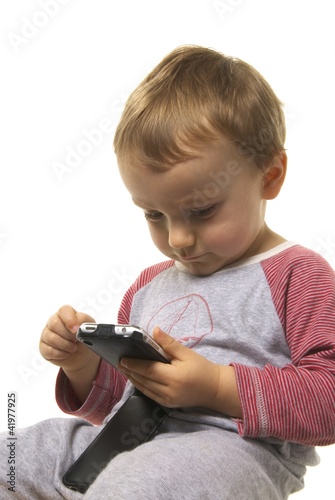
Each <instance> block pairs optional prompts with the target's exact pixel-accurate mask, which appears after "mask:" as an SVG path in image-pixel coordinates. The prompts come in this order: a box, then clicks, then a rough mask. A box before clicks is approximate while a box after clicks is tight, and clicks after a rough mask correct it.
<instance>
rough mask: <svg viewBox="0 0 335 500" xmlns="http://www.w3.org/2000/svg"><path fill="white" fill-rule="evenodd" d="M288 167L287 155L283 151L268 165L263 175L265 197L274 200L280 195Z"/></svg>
mask: <svg viewBox="0 0 335 500" xmlns="http://www.w3.org/2000/svg"><path fill="white" fill-rule="evenodd" d="M286 168H287V156H286V153H284V152H282V153H280V155H278V156H276V158H275V159H274V160H273V162H272V163H271V165H270V166H269V167H267V169H266V171H265V173H264V177H263V198H264V199H265V200H273V199H274V198H276V196H278V194H279V192H280V190H281V188H282V185H283V184H284V180H285V176H286Z"/></svg>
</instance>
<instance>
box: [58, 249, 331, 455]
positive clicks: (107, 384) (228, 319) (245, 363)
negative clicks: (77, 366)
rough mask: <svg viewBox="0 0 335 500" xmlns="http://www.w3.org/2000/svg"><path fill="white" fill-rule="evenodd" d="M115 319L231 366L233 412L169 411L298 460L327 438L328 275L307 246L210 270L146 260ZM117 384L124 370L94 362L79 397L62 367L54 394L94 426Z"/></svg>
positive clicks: (112, 404)
mask: <svg viewBox="0 0 335 500" xmlns="http://www.w3.org/2000/svg"><path fill="white" fill-rule="evenodd" d="M118 322H119V323H125V324H128V323H129V324H135V325H139V326H141V327H142V328H144V329H145V330H147V331H148V332H149V333H152V331H153V328H154V327H155V326H156V325H159V326H160V327H161V328H162V330H163V331H165V332H167V333H169V334H170V335H171V336H173V337H174V338H176V339H178V340H179V341H180V342H181V343H182V344H184V345H185V346H187V347H189V348H191V349H194V350H195V351H196V352H198V353H199V354H200V355H202V356H204V357H206V358H208V359H209V360H211V361H213V362H214V363H218V364H222V365H231V366H233V367H234V369H235V374H236V379H237V385H238V391H239V397H240V400H241V405H242V410H243V418H242V419H235V418H230V417H228V416H226V415H223V414H220V413H217V412H214V411H211V410H208V409H206V408H178V409H174V410H173V411H172V413H171V418H178V419H183V420H186V421H189V422H194V423H195V422H197V423H202V424H208V425H214V426H216V427H222V428H224V429H228V430H232V431H235V432H238V433H239V434H240V435H241V436H242V437H245V438H257V439H262V440H265V441H269V442H273V443H283V444H284V442H286V443H291V444H292V443H296V446H295V447H294V446H293V448H292V446H291V447H290V454H291V456H293V455H294V452H293V451H292V450H295V451H296V452H297V453H296V454H298V455H302V456H301V458H302V459H303V461H304V460H305V463H306V464H307V463H308V461H310V462H312V461H313V459H312V458H311V453H310V451H311V450H309V449H308V448H310V447H313V446H322V445H327V444H331V443H334V442H335V273H334V270H333V269H332V268H331V267H330V265H329V264H328V263H327V262H326V261H325V260H324V259H323V258H322V257H321V256H320V255H318V254H317V253H315V252H313V251H312V250H309V249H307V248H304V247H302V246H300V245H297V244H295V243H293V242H286V243H283V244H281V245H279V246H277V247H275V248H274V249H272V250H270V251H268V252H265V253H263V254H260V255H256V256H254V257H251V258H248V259H245V260H242V261H239V262H237V263H235V264H232V265H230V266H227V267H225V268H223V269H222V270H219V271H217V272H215V273H213V274H211V275H209V276H195V275H193V274H190V273H189V272H188V271H187V269H186V268H184V267H183V266H182V264H180V263H178V262H175V261H172V260H169V261H165V262H162V263H160V264H155V265H153V266H151V267H150V268H148V269H145V270H144V271H143V272H142V273H141V274H140V276H139V277H138V279H137V280H136V281H135V283H134V284H133V285H132V286H131V287H130V288H129V290H128V291H127V292H126V294H125V296H124V298H123V300H122V303H121V306H120V310H119V314H118ZM205 376H206V374H205V373H204V377H205ZM124 388H125V379H124V377H123V376H122V375H121V374H120V373H119V372H118V371H117V370H116V369H114V368H113V367H111V366H110V365H109V364H108V363H106V362H105V361H103V360H102V361H101V365H100V369H99V372H98V374H97V378H96V380H95V382H94V384H93V388H92V390H91V393H90V394H89V396H88V398H87V400H86V401H85V403H84V404H83V405H80V403H79V401H78V400H77V398H76V397H75V395H74V393H73V391H72V390H71V386H70V384H69V381H68V379H67V378H66V376H65V374H64V372H63V371H62V370H60V372H59V375H58V379H57V384H56V398H57V402H58V404H59V406H60V408H61V409H62V410H63V411H64V412H65V413H69V414H71V415H76V416H80V417H82V418H85V419H87V420H89V421H91V422H92V423H94V424H100V423H102V422H103V420H104V419H105V418H106V417H108V415H110V414H111V412H112V410H113V411H114V412H115V411H116V410H117V409H118V408H119V407H120V405H121V404H122V403H123V402H124V401H125V400H126V399H127V397H128V396H129V395H130V394H131V392H132V391H133V387H132V386H131V384H130V383H129V382H128V384H127V386H126V389H125V390H124ZM301 445H304V446H301ZM282 452H283V450H282ZM284 453H285V451H284ZM308 456H309V458H308ZM299 461H300V460H299Z"/></svg>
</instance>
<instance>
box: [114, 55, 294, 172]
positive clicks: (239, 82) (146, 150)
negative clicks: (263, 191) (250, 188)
mask: <svg viewBox="0 0 335 500" xmlns="http://www.w3.org/2000/svg"><path fill="white" fill-rule="evenodd" d="M223 135H224V136H225V137H228V138H230V139H231V140H232V141H234V142H236V144H237V145H238V148H239V151H240V152H241V153H243V154H245V155H247V158H248V159H250V160H251V161H254V162H255V163H256V164H257V165H258V166H260V167H264V166H266V165H268V164H269V163H270V162H271V161H272V160H273V159H274V158H275V157H276V156H277V155H278V154H280V153H281V152H282V151H283V150H284V142H285V118H284V113H283V109H282V103H281V102H280V101H279V99H278V98H277V96H276V95H275V93H274V92H273V90H272V88H271V87H270V85H269V84H268V83H267V82H266V80H265V79H264V78H263V77H262V76H261V75H260V74H259V73H258V71H256V70H255V69H254V68H253V67H252V66H250V65H249V64H247V63H245V62H243V61H241V60H240V59H237V58H233V57H227V56H225V55H224V54H222V53H220V52H217V51H215V50H213V49H208V48H203V47H199V46H188V45H187V46H182V47H179V48H177V49H175V50H174V51H172V52H171V53H170V54H168V55H167V56H166V57H165V58H164V59H163V60H162V61H161V62H160V63H159V64H158V65H157V66H156V67H155V68H154V69H153V70H152V71H151V72H150V73H149V75H148V76H147V77H146V78H145V79H144V80H143V81H142V82H141V83H140V85H139V86H138V87H137V88H136V89H135V90H134V91H133V92H132V94H131V95H130V97H129V99H128V101H127V102H126V105H125V109H124V111H123V114H122V117H121V119H120V122H119V124H118V126H117V129H116V133H115V138H114V148H115V153H116V155H117V157H118V159H119V160H121V161H124V162H125V163H127V164H132V163H134V162H135V163H136V164H141V165H145V166H148V167H151V168H154V169H161V168H163V169H164V168H169V167H170V166H171V165H173V164H175V163H178V162H181V161H185V160H187V159H189V158H191V157H193V156H195V153H194V150H195V149H197V148H201V147H202V146H203V145H206V144H208V143H211V142H213V141H215V140H217V139H219V138H220V137H222V136H223Z"/></svg>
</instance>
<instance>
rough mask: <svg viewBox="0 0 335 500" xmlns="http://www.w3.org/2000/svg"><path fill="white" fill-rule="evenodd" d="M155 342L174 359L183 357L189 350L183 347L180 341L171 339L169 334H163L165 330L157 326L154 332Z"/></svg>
mask: <svg viewBox="0 0 335 500" xmlns="http://www.w3.org/2000/svg"><path fill="white" fill-rule="evenodd" d="M153 337H154V340H155V341H156V342H157V344H159V345H160V346H161V348H162V349H163V350H164V351H165V352H166V354H168V355H169V356H171V357H172V358H179V359H181V358H182V357H183V351H184V350H185V349H187V347H185V346H183V345H182V344H181V343H180V342H178V340H176V339H174V338H173V337H171V335H168V334H167V333H165V332H163V330H162V329H161V328H160V327H159V326H156V327H155V328H154V330H153Z"/></svg>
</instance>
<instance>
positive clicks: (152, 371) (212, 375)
mask: <svg viewBox="0 0 335 500" xmlns="http://www.w3.org/2000/svg"><path fill="white" fill-rule="evenodd" d="M154 338H155V341H156V342H157V343H158V344H159V345H160V346H161V347H162V348H163V349H164V351H165V352H166V353H167V354H168V355H170V356H171V364H165V363H160V362H156V361H144V360H138V359H136V360H135V359H129V358H124V359H122V360H121V363H120V369H121V370H122V371H123V373H124V374H125V375H126V376H127V377H128V379H129V380H130V381H131V382H132V383H133V384H134V385H135V387H137V388H138V389H139V390H140V391H142V392H143V393H144V394H145V395H146V396H148V397H150V398H152V399H154V400H155V401H157V402H158V403H160V404H162V405H163V406H167V407H170V408H174V407H187V406H203V407H207V408H211V409H214V410H216V411H220V412H223V413H227V414H230V415H232V416H239V415H240V414H241V410H240V404H239V398H238V394H237V388H236V379H235V371H234V368H233V367H231V366H220V365H217V364H215V363H212V362H211V361H209V360H207V359H206V358H204V357H203V356H200V355H199V354H197V353H196V352H194V351H192V350H191V349H189V348H187V347H185V346H183V345H182V344H180V342H178V341H177V340H175V339H173V338H172V337H170V336H169V335H167V334H166V333H164V332H163V331H162V330H161V329H160V328H158V327H156V328H155V330H154ZM227 398H228V399H229V400H228V401H227ZM236 398H237V399H236Z"/></svg>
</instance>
